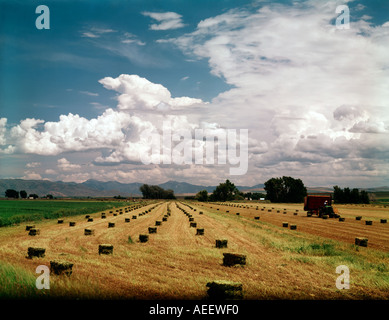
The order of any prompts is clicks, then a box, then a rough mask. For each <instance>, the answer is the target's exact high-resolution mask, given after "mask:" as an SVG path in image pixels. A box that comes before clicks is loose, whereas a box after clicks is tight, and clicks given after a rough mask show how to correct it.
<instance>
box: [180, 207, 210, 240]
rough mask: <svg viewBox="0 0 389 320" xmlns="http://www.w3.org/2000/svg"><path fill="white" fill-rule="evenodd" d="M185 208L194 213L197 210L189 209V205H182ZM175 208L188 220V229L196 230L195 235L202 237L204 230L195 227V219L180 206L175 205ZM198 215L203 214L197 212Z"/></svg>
mask: <svg viewBox="0 0 389 320" xmlns="http://www.w3.org/2000/svg"><path fill="white" fill-rule="evenodd" d="M183 205H185V206H187V207H189V208H190V209H191V210H193V211H194V212H196V211H197V209H195V208H193V207H191V206H190V205H188V204H183ZM177 208H178V209H179V210H181V212H182V213H184V214H185V215H186V216H187V217H188V220H189V227H190V228H196V235H197V236H203V235H204V228H199V227H198V225H197V222H196V221H195V218H194V217H193V215H192V214H191V213H189V212H188V211H187V210H186V209H185V208H183V207H181V206H180V205H178V204H177ZM199 214H203V212H202V211H200V212H199Z"/></svg>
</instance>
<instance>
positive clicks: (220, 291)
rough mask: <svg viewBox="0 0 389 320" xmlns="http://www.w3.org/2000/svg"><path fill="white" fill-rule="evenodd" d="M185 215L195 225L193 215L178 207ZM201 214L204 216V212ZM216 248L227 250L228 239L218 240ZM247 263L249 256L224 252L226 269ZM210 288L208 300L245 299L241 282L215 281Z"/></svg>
mask: <svg viewBox="0 0 389 320" xmlns="http://www.w3.org/2000/svg"><path fill="white" fill-rule="evenodd" d="M185 205H186V206H188V207H189V208H190V209H192V210H193V211H196V209H195V208H192V207H191V206H190V205H188V204H185ZM177 207H178V208H179V209H180V210H181V211H182V212H183V213H184V214H186V215H187V216H188V218H189V219H190V223H194V220H191V219H192V218H193V216H192V214H191V213H189V212H187V211H186V209H184V208H181V207H179V206H177ZM199 214H203V212H202V211H200V212H199ZM215 248H218V249H226V248H228V239H216V240H215ZM246 263H247V256H246V255H244V254H240V253H233V252H223V260H222V265H223V266H225V267H237V266H238V267H244V266H245V265H246ZM206 287H207V288H208V290H207V294H208V298H209V299H211V300H225V299H228V300H231V299H232V300H234V299H242V298H243V285H242V283H240V282H233V281H229V280H214V281H210V282H208V283H207V284H206Z"/></svg>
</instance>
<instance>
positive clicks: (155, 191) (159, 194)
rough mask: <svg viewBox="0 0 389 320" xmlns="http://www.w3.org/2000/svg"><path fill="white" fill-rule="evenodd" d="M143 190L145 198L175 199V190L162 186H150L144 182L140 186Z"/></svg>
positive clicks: (141, 190)
mask: <svg viewBox="0 0 389 320" xmlns="http://www.w3.org/2000/svg"><path fill="white" fill-rule="evenodd" d="M139 190H140V192H142V195H143V199H175V198H176V197H175V195H174V191H173V190H171V189H168V190H165V189H163V188H161V187H160V186H149V185H148V184H143V185H141V186H140V187H139Z"/></svg>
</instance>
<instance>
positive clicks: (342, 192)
mask: <svg viewBox="0 0 389 320" xmlns="http://www.w3.org/2000/svg"><path fill="white" fill-rule="evenodd" d="M334 202H335V203H365V204H369V203H370V199H369V194H368V193H367V192H366V191H365V190H361V191H360V192H359V190H358V189H357V188H353V189H352V190H350V188H348V187H346V188H344V189H342V188H339V187H338V186H334Z"/></svg>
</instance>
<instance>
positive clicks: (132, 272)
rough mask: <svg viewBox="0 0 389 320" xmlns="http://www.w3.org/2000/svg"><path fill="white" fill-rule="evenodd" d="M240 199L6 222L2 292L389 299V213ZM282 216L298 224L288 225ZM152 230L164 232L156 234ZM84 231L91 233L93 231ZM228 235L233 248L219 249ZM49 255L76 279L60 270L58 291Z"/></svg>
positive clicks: (0, 241)
mask: <svg viewBox="0 0 389 320" xmlns="http://www.w3.org/2000/svg"><path fill="white" fill-rule="evenodd" d="M233 205H235V206H236V205H237V204H231V203H223V204H222V203H200V202H180V201H170V202H167V201H161V202H158V203H145V204H143V206H142V207H138V208H131V210H125V211H124V212H123V213H122V214H116V215H114V213H116V212H115V211H113V212H112V210H111V212H110V211H109V209H107V210H104V213H105V214H104V215H103V216H105V218H103V219H102V218H101V217H102V212H101V211H99V212H95V213H91V214H90V217H89V218H92V219H93V221H90V222H88V221H87V219H86V218H85V215H79V216H72V217H71V218H70V217H69V218H67V217H64V218H63V219H64V222H63V223H61V224H58V222H57V219H52V220H46V221H34V222H33V224H34V225H35V228H37V229H39V230H40V233H39V234H37V235H35V236H33V237H31V236H29V235H28V232H29V231H26V224H20V225H16V226H12V227H3V228H0V269H2V270H13V271H12V272H13V274H14V276H13V278H12V279H14V280H12V281H10V280H9V277H6V276H5V275H2V274H0V284H5V283H6V284H7V285H6V286H3V285H1V286H0V296H2V297H13V298H14V297H17V298H26V297H27V298H35V297H38V298H39V297H40V296H44V297H45V298H71V299H72V298H81V299H149V300H150V299H151V300H154V299H204V298H205V297H207V291H208V287H207V284H208V283H212V282H214V281H231V282H233V283H239V284H241V288H242V296H243V297H244V299H249V300H253V299H259V300H263V299H312V300H323V299H324V300H328V299H330V300H332V299H349V300H354V299H388V298H389V225H388V224H384V223H380V219H384V218H387V216H388V212H387V211H384V210H381V209H380V208H373V207H362V206H360V207H359V206H339V207H338V210H339V213H340V214H341V216H342V217H345V221H343V222H340V221H339V220H338V219H326V220H324V219H319V218H317V217H307V216H306V214H305V212H304V211H303V209H302V204H264V205H262V204H258V203H256V204H249V203H248V204H244V205H243V204H239V206H240V207H239V208H234V207H233V208H231V206H233ZM257 206H258V209H256V207H257ZM263 207H265V208H263ZM168 208H169V210H168ZM261 209H264V210H261ZM269 210H271V211H269ZM296 210H298V211H296ZM227 211H229V212H227ZM277 211H279V212H277ZM168 212H169V215H168V219H163V218H164V217H166V214H167V213H168ZM236 212H239V213H240V214H239V215H236ZM284 212H286V213H284ZM296 212H297V213H298V214H297V215H295V214H294V213H296ZM200 213H201V214H200ZM189 216H190V218H193V222H195V223H196V227H197V229H198V228H200V229H203V230H205V232H204V234H203V235H201V236H199V235H197V229H196V228H193V227H191V226H190V223H189V221H188V217H189ZM356 216H362V219H361V220H356V219H355V217H356ZM134 217H136V219H135V218H134ZM255 217H259V219H254V218H255ZM125 218H129V219H130V221H131V222H130V223H126V222H125ZM70 219H71V221H72V222H75V225H74V226H72V227H70V226H69V221H70ZM365 220H371V221H373V224H372V225H366V224H365ZM156 221H159V222H160V224H158V226H155V224H156V223H155V222H156ZM283 222H287V223H288V224H289V226H290V225H296V226H297V228H296V230H291V229H290V228H283V227H282V223H283ZM108 223H114V224H115V227H114V228H108V227H107V225H108ZM29 224H32V223H29ZM149 228H157V230H158V231H157V232H156V233H149ZM85 229H90V230H93V233H92V234H91V235H90V236H85V234H84V232H85ZM140 235H142V236H143V237H146V236H147V241H144V238H143V237H140ZM357 237H359V238H367V239H368V246H367V247H364V246H359V245H356V244H355V239H356V238H357ZM221 239H222V240H223V243H224V244H225V245H223V246H220V247H217V245H215V243H217V240H218V241H220V240H221ZM227 243H228V246H227ZM101 244H110V245H112V246H113V248H114V249H113V252H112V253H110V254H99V245H101ZM30 247H33V248H45V254H44V256H39V255H38V256H34V258H33V259H28V258H26V253H27V250H28V248H30ZM224 253H231V254H236V255H241V256H244V257H245V263H244V264H241V263H237V264H233V265H231V266H226V265H224V263H223V254H224ZM50 261H66V262H68V263H70V264H72V273H71V277H63V276H59V275H54V274H53V275H51V276H50V290H46V292H43V291H42V290H37V289H34V284H35V279H36V277H37V275H36V274H35V269H36V267H37V266H38V265H47V266H50ZM340 265H345V266H347V267H348V268H349V270H350V289H344V290H339V289H338V288H337V287H336V280H337V278H338V277H339V274H337V273H336V268H337V266H340ZM7 272H8V274H9V273H10V272H11V271H7ZM4 274H7V273H4ZM15 274H16V275H17V274H20V277H18V276H15ZM18 279H20V281H22V283H23V285H20V283H19V282H18V281H19V280H18ZM26 283H27V284H28V285H27V288H28V289H26Z"/></svg>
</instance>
